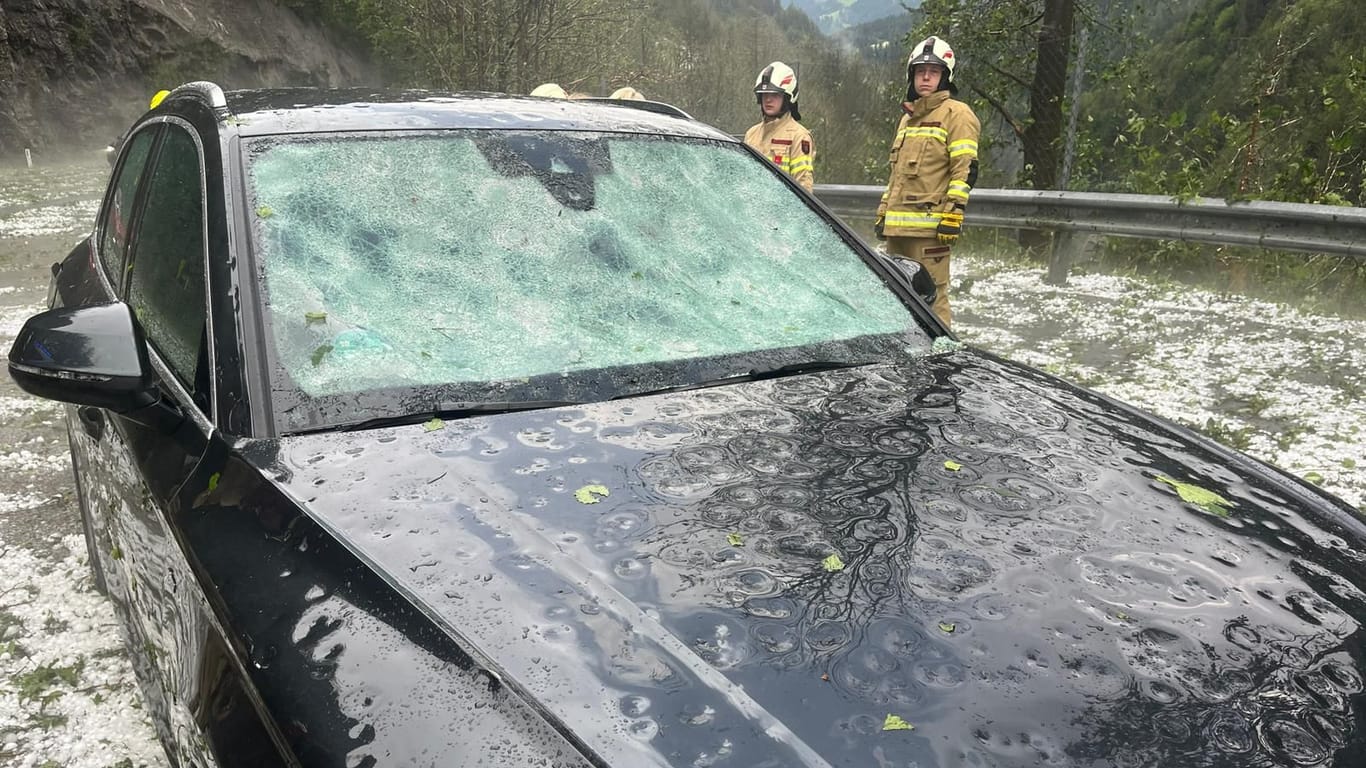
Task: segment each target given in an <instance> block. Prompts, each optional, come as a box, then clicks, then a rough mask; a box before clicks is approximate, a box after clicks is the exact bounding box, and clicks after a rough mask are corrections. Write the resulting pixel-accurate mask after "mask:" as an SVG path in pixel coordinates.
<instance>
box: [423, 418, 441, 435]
mask: <svg viewBox="0 0 1366 768" xmlns="http://www.w3.org/2000/svg"><path fill="white" fill-rule="evenodd" d="M445 428H446V422H444V421H442V420H441V419H432V420H431V421H424V422H422V430H423V431H424V432H435V431H437V430H438V429H445Z"/></svg>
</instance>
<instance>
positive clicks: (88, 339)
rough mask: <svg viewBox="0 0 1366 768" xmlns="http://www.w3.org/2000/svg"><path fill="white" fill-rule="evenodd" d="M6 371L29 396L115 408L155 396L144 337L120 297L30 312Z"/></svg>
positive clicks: (126, 408) (149, 400)
mask: <svg viewBox="0 0 1366 768" xmlns="http://www.w3.org/2000/svg"><path fill="white" fill-rule="evenodd" d="M9 373H10V376H11V377H12V378H13V379H14V382H15V383H16V384H18V385H19V388H20V389H22V390H24V391H25V392H28V393H29V394H31V395H36V396H38V397H42V398H46V399H48V400H57V401H60V402H63V403H73V404H75V405H90V406H94V407H96V408H107V409H108V410H111V411H114V412H115V413H128V412H130V411H133V410H137V409H138V408H143V407H146V406H148V405H151V404H152V403H155V402H157V400H158V393H157V389H156V385H155V384H154V383H153V382H154V381H155V379H154V377H153V376H152V367H151V364H150V363H149V362H148V360H147V342H146V341H145V340H144V339H143V336H142V329H141V327H139V326H138V324H137V322H136V321H135V320H134V318H133V310H132V308H131V307H129V306H128V305H127V304H124V303H122V302H115V303H112V304H99V305H96V306H90V307H61V308H58V309H50V310H48V311H46V312H43V313H40V314H37V315H34V316H33V317H30V318H29V319H28V321H27V322H25V323H24V327H23V328H22V329H20V331H19V335H18V336H17V337H15V339H14V346H12V347H10V351H9Z"/></svg>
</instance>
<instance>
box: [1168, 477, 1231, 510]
mask: <svg viewBox="0 0 1366 768" xmlns="http://www.w3.org/2000/svg"><path fill="white" fill-rule="evenodd" d="M1157 481H1158V482H1160V483H1166V484H1167V485H1170V486H1171V487H1172V488H1175V489H1176V495H1177V496H1180V497H1181V500H1182V501H1184V502H1186V503H1187V504H1192V505H1194V506H1197V507H1199V508H1200V509H1203V510H1204V511H1206V512H1208V513H1210V514H1211V515H1215V516H1216V517H1228V514H1229V512H1228V508H1229V507H1231V506H1233V502H1231V501H1229V500H1228V499H1226V498H1224V497H1223V496H1220V495H1219V494H1217V493H1215V492H1214V491H1207V490H1205V489H1204V488H1201V487H1200V486H1198V485H1191V484H1190V483H1183V482H1181V481H1180V480H1173V479H1171V478H1170V477H1167V476H1166V475H1158V476H1157Z"/></svg>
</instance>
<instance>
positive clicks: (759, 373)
mask: <svg viewBox="0 0 1366 768" xmlns="http://www.w3.org/2000/svg"><path fill="white" fill-rule="evenodd" d="M872 364H873V361H868V360H854V361H850V360H809V361H807V362H804V363H788V364H787V365H780V366H778V367H776V368H754V369H752V370H750V371H749V372H748V373H737V374H734V375H732V376H720V377H717V378H715V379H704V380H702V381H696V382H692V383H690V384H675V385H673V386H670V387H660V388H658V389H646V390H641V391H639V392H627V393H625V394H620V395H616V396H615V397H613V398H612V399H613V400H625V399H626V398H631V397H645V396H647V395H660V394H664V393H667V392H686V391H688V390H690V389H706V388H708V387H722V386H725V385H727V384H739V383H741V382H745V381H763V380H764V379H779V378H782V377H784V376H796V375H798V374H802V373H816V372H817V371H834V370H838V369H841V368H862V367H863V366H865V365H872Z"/></svg>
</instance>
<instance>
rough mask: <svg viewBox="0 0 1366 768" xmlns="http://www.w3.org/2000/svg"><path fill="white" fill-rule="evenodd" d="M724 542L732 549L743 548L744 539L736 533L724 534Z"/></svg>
mask: <svg viewBox="0 0 1366 768" xmlns="http://www.w3.org/2000/svg"><path fill="white" fill-rule="evenodd" d="M726 541H728V542H730V545H731V546H732V547H743V546H745V537H744V536H741V535H740V534H738V533H728V534H726Z"/></svg>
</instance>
